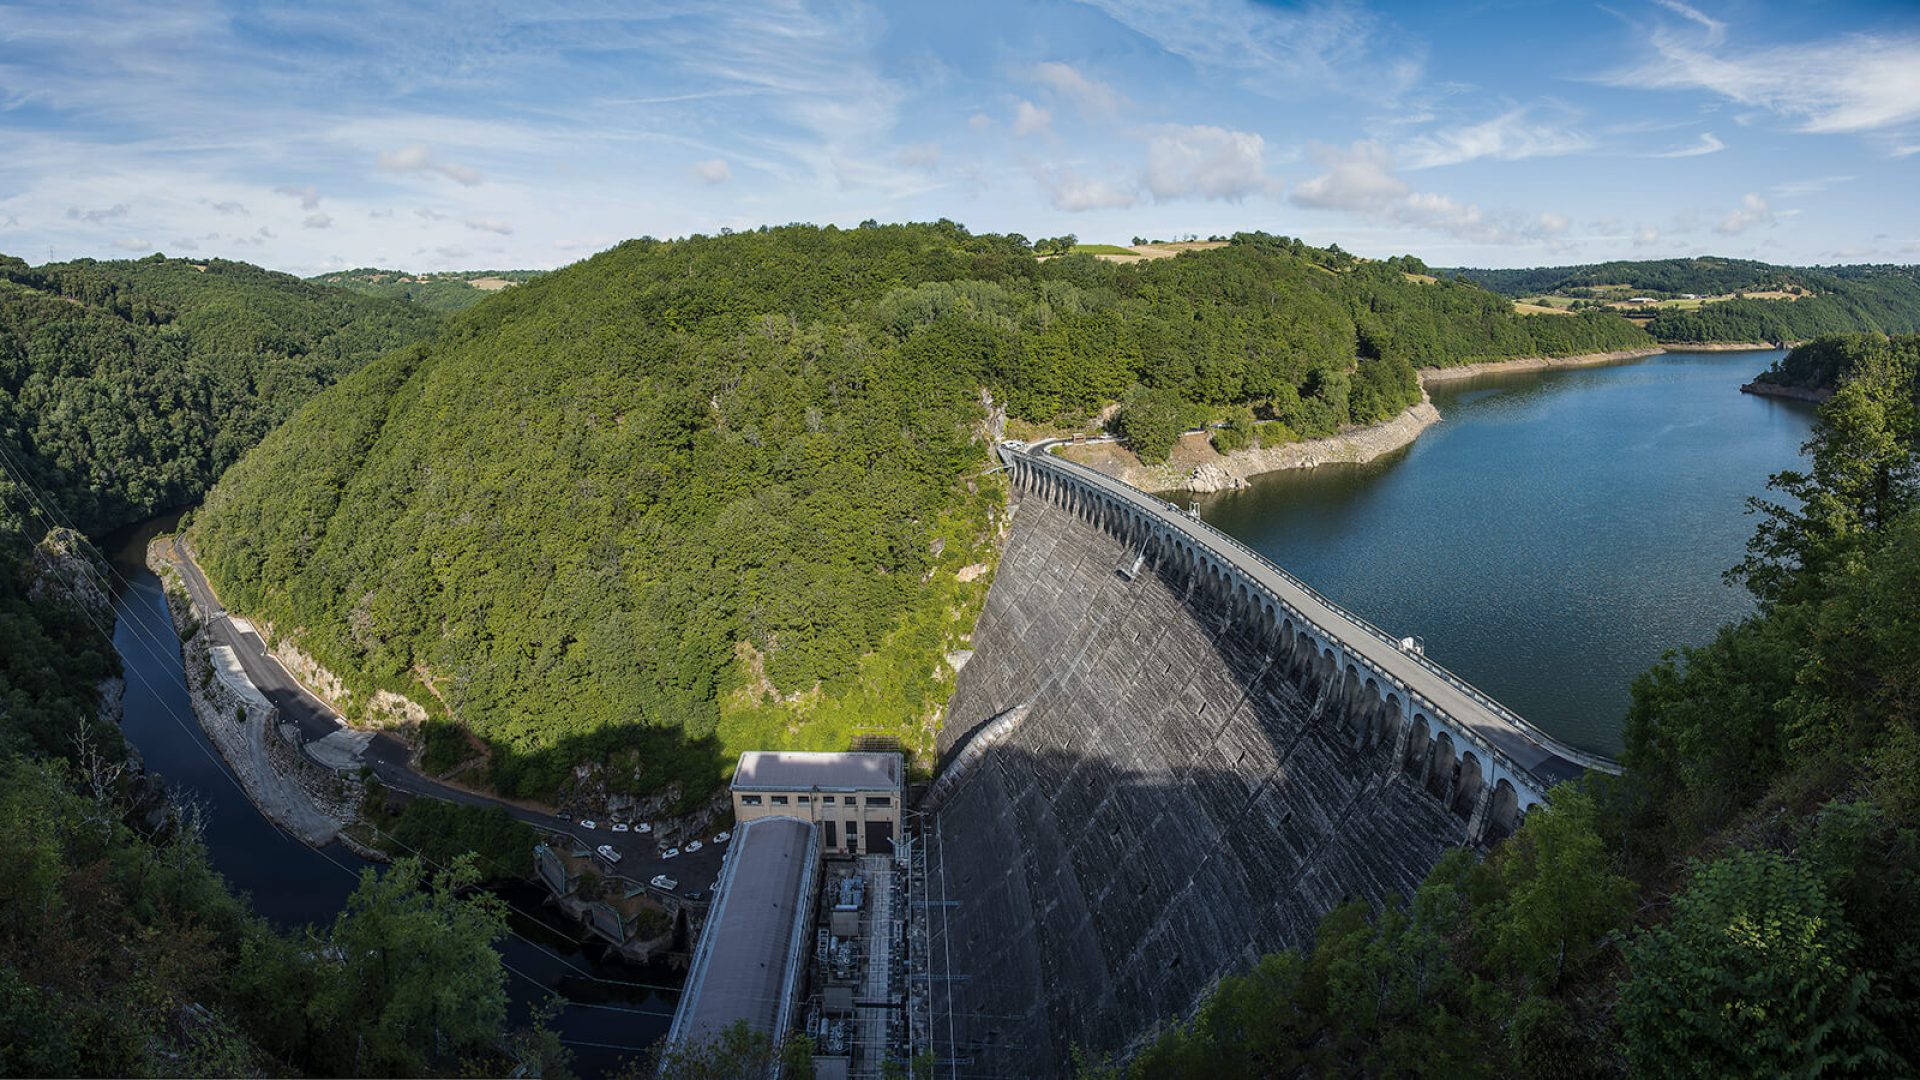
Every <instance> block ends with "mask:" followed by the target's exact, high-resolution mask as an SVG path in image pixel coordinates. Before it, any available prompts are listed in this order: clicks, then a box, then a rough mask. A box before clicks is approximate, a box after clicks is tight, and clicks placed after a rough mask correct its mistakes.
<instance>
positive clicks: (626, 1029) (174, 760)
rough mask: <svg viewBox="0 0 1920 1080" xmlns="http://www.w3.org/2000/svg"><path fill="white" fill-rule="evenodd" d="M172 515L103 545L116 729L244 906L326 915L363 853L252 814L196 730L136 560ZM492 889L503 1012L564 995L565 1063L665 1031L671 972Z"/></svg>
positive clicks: (145, 574) (291, 919) (156, 585)
mask: <svg viewBox="0 0 1920 1080" xmlns="http://www.w3.org/2000/svg"><path fill="white" fill-rule="evenodd" d="M176 516H177V515H176ZM173 523H174V518H173V517H168V518H161V519H157V520H155V521H150V522H147V523H145V524H143V525H140V526H137V527H135V528H133V529H130V530H127V531H125V532H123V533H121V534H118V535H116V536H114V537H112V538H110V539H109V540H108V541H107V542H106V543H104V544H103V545H102V546H103V548H105V549H106V550H107V552H108V555H109V557H110V559H111V560H112V562H113V565H114V568H115V570H116V571H118V573H119V575H120V576H121V578H122V579H124V580H125V582H126V586H125V587H124V588H123V589H122V590H121V592H120V595H119V596H118V598H117V599H116V600H115V602H114V611H115V613H116V615H117V616H118V620H119V621H118V625H117V626H116V627H115V629H114V642H113V643H114V647H115V648H116V649H117V650H118V651H119V653H120V658H121V660H122V662H123V665H124V668H125V673H126V679H127V696H126V703H125V705H126V707H125V715H124V718H123V720H122V722H121V730H122V731H123V732H124V733H125V734H126V737H127V741H128V742H130V743H132V744H133V746H134V747H135V748H137V749H138V750H139V752H140V756H141V758H142V759H143V760H144V761H145V762H146V765H147V767H148V768H149V769H152V770H154V771H155V772H157V773H159V774H160V775H161V776H163V777H164V778H165V779H166V781H167V783H168V785H169V786H170V787H172V788H173V789H174V790H175V791H176V792H177V793H179V794H182V795H185V796H186V797H187V798H189V799H190V800H191V801H192V802H194V803H195V804H197V805H198V806H199V807H200V808H201V820H202V823H203V830H202V837H203V839H204V840H205V842H206V845H207V852H208V855H209V856H210V857H211V858H212V861H213V865H214V868H215V869H216V870H218V871H219V872H220V873H221V875H222V876H224V877H225V878H226V879H227V881H228V883H229V884H231V885H232V886H233V887H234V888H235V889H236V890H238V891H240V892H243V893H246V894H248V895H249V896H250V897H251V898H252V901H253V906H254V910H256V911H258V912H259V913H260V914H261V915H263V916H265V917H266V918H267V919H268V920H270V921H272V922H273V923H275V924H276V925H278V926H280V927H281V928H283V929H293V928H296V927H299V926H301V925H304V924H308V923H312V924H316V925H320V926H325V925H327V924H329V923H331V922H332V921H333V917H334V916H335V915H336V914H337V913H338V912H339V911H340V910H341V908H342V907H344V906H345V904H346V900H347V896H348V894H350V893H351V892H352V891H353V889H354V887H355V885H357V884H358V881H359V875H360V873H361V871H363V870H365V869H366V868H367V867H368V866H369V865H371V864H370V863H368V862H367V861H366V860H365V859H362V858H360V857H359V856H358V855H355V854H354V853H353V852H351V851H348V850H347V849H346V848H344V847H341V846H340V845H338V844H332V845H329V846H328V847H326V848H324V849H318V850H316V849H314V848H310V847H308V846H307V845H306V844H304V843H301V842H300V841H299V840H296V839H294V838H293V837H292V836H290V835H288V834H287V833H284V832H282V831H281V830H280V829H279V828H278V827H277V826H275V825H274V824H273V823H272V822H270V821H268V820H267V819H266V818H265V817H263V816H261V814H260V812H259V811H258V810H257V809H255V808H254V805H253V803H252V802H251V801H249V800H248V799H247V797H246V793H245V792H244V791H242V790H241V788H240V785H239V782H238V781H237V780H235V779H234V778H233V775H232V774H231V773H230V772H228V770H227V767H226V763H225V762H224V761H222V760H221V758H220V756H219V753H218V751H216V750H215V749H214V748H213V745H212V743H210V742H208V741H207V737H206V734H205V733H204V732H202V731H201V730H200V726H199V724H198V722H197V721H195V719H194V716H193V709H192V706H191V705H190V704H189V703H188V699H187V683H186V674H185V672H184V671H183V669H182V667H181V660H180V649H179V642H178V639H177V638H176V637H175V636H174V632H173V626H172V623H171V622H170V620H169V618H168V615H167V608H166V601H165V599H164V598H163V597H162V594H161V590H160V581H159V579H158V578H157V577H155V576H154V574H153V572H152V571H150V570H148V569H147V568H146V566H145V555H144V553H145V551H146V545H147V540H148V539H149V538H151V537H153V536H155V535H158V534H159V533H162V532H166V531H169V530H171V529H172V527H173ZM494 891H495V892H496V893H497V894H498V895H500V896H501V897H502V898H503V899H505V900H506V901H507V903H508V904H509V905H510V906H511V910H510V914H509V927H510V929H511V930H512V936H510V937H508V938H507V939H506V940H505V941H503V942H501V943H500V944H499V948H500V953H501V958H502V960H503V961H504V962H505V964H506V967H507V992H508V995H509V997H510V998H511V1001H512V1008H511V1010H510V1016H511V1019H512V1022H513V1023H516V1024H518V1023H521V1022H524V1021H525V1020H526V1018H527V1016H528V1015H529V1012H530V1010H531V1009H532V1008H533V1007H534V1006H536V1005H539V1004H541V1003H542V1002H544V1001H546V1000H547V998H548V997H549V996H550V995H552V994H559V995H560V996H561V997H562V998H563V999H564V1000H565V1001H566V1003H567V1004H566V1005H565V1006H564V1008H563V1009H562V1010H561V1012H560V1013H559V1015H558V1016H557V1017H556V1018H555V1020H554V1021H553V1023H554V1027H555V1028H556V1029H557V1030H558V1031H559V1032H560V1034H561V1037H562V1038H563V1039H564V1040H565V1041H566V1042H567V1043H568V1045H569V1047H570V1048H571V1049H572V1050H573V1054H574V1070H575V1071H576V1072H578V1073H580V1074H581V1075H584V1076H589V1077H591V1076H599V1075H603V1074H606V1073H610V1072H613V1071H615V1069H616V1068H617V1067H618V1066H619V1065H620V1063H621V1061H622V1060H623V1059H627V1058H637V1057H640V1056H641V1055H643V1054H644V1053H645V1052H647V1051H648V1050H649V1049H650V1048H651V1047H652V1045H653V1044H654V1043H655V1042H657V1041H658V1040H659V1039H660V1038H662V1037H663V1036H665V1035H666V1032H667V1027H668V1025H669V1024H670V1023H671V1022H672V1019H673V1009H674V1004H675V1002H676V1001H677V1000H678V998H679V993H678V987H679V984H680V980H681V976H680V975H679V974H677V973H675V972H672V971H669V970H667V969H665V968H663V967H653V966H649V967H641V966H637V965H633V964H628V963H624V962H620V961H606V960H602V959H601V958H600V957H601V952H602V950H601V949H600V947H599V946H598V945H597V944H582V943H581V941H580V940H579V939H580V938H581V937H582V933H583V932H582V931H581V930H580V928H579V927H578V925H577V924H575V923H573V922H571V921H570V920H568V919H566V918H565V917H564V916H562V915H560V914H559V913H558V912H557V911H555V910H554V909H553V908H551V907H548V906H546V904H545V900H546V893H545V891H544V890H542V889H541V888H540V887H538V886H537V885H532V884H516V885H509V886H505V887H502V888H497V889H495V890H494Z"/></svg>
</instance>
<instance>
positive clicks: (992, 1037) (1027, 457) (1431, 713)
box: [919, 444, 1617, 1077]
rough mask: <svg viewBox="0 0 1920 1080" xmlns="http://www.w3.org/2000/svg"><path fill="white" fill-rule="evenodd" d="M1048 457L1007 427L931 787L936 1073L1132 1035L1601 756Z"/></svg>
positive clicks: (1036, 1064) (1176, 519)
mask: <svg viewBox="0 0 1920 1080" xmlns="http://www.w3.org/2000/svg"><path fill="white" fill-rule="evenodd" d="M1044 451H1045V448H1044V447H1041V448H1035V449H1029V448H1026V447H1024V446H1021V445H1019V444H1006V445H1004V446H1003V447H1002V448H1001V455H1002V458H1003V460H1005V461H1006V462H1007V464H1008V465H1009V467H1010V468H1011V470H1012V472H1013V477H1014V490H1015V493H1016V495H1017V498H1018V502H1017V506H1016V510H1015V518H1014V529H1013V535H1012V538H1011V540H1010V541H1009V543H1008V546H1007V550H1006V553H1005V555H1004V556H1003V558H1002V560H1001V564H1000V569H999V571H998V574H997V575H996V577H995V580H994V585H993V588H992V590H991V592H990V593H989V595H988V598H987V603H986V608H985V610H984V611H983V613H982V615H981V618H980V622H979V626H978V629H977V631H976V638H975V640H976V651H975V653H974V655H973V658H972V659H971V660H970V661H969V662H968V664H967V665H966V667H965V668H964V670H963V671H962V672H961V674H960V677H959V679H958V681H957V684H956V686H955V690H954V694H953V697H952V700H951V702H950V704H949V712H948V719H947V724H946V727H945V729H944V730H943V732H942V736H941V752H942V756H943V759H944V760H945V769H944V770H943V772H942V774H941V776H940V777H939V779H938V780H936V782H935V784H934V785H933V787H932V788H930V789H929V790H928V793H927V796H926V797H925V798H924V799H923V800H922V803H921V807H920V809H921V813H922V814H923V836H924V838H925V839H924V841H923V843H922V851H921V852H920V853H919V855H920V856H921V857H922V858H924V861H925V874H926V881H927V886H926V888H927V896H928V900H927V913H926V926H927V947H926V955H927V956H928V963H929V966H928V972H927V977H926V983H927V992H926V997H925V1006H924V1009H925V1012H924V1015H925V1017H926V1022H927V1024H928V1028H929V1032H930V1036H931V1038H930V1045H931V1048H932V1049H933V1051H934V1056H935V1058H936V1059H937V1060H939V1061H940V1062H942V1063H943V1066H942V1067H943V1068H950V1069H951V1070H952V1072H953V1073H954V1074H956V1075H965V1076H1008V1077H1012V1076H1033V1075H1063V1074H1066V1073H1068V1072H1069V1071H1070V1070H1071V1054H1072V1051H1073V1048H1074V1047H1076V1046H1078V1047H1082V1048H1085V1049H1086V1050H1089V1051H1092V1052H1095V1053H1112V1052H1122V1051H1124V1050H1125V1049H1126V1048H1127V1046H1128V1045H1129V1043H1130V1042H1131V1041H1132V1040H1134V1039H1136V1038H1138V1037H1139V1036H1140V1035H1141V1034H1142V1033H1144V1032H1147V1031H1149V1030H1150V1029H1152V1027H1153V1026H1154V1025H1155V1024H1156V1023H1157V1022H1159V1021H1161V1020H1163V1019H1165V1018H1167V1017H1170V1016H1180V1015H1184V1014H1185V1013H1187V1012H1188V1011H1190V1010H1191V1009H1192V1008H1193V1007H1194V1005H1195V1004H1197V1002H1198V1000H1199V999H1200V997H1201V995H1203V994H1204V993H1205V992H1206V991H1207V990H1208V989H1209V988H1210V987H1211V986H1213V984H1214V983H1215V982H1217V981H1218V980H1219V979H1220V977H1222V976H1224V975H1227V974H1231V973H1234V972H1237V971H1242V970H1245V969H1246V968H1248V967H1249V966H1251V965H1252V963H1253V962H1254V961H1255V960H1256V959H1257V958H1258V957H1259V956H1260V955H1262V954H1264V953H1267V952H1272V951H1274V950H1277V949H1281V948H1286V947H1297V946H1302V945H1306V944H1308V943H1310V942H1311V941H1312V937H1313V934H1314V932H1315V930H1316V928H1317V926H1318V923H1319V920H1320V918H1321V916H1322V915H1324V914H1325V913H1326V912H1327V911H1329V910H1331V909H1332V908H1333V907H1335V906H1336V905H1338V904H1340V903H1342V902H1344V901H1346V900H1349V899H1352V898H1356V897H1361V898H1365V899H1368V900H1370V901H1373V902H1376V903H1377V902H1379V901H1381V900H1382V899H1383V898H1385V897H1386V896H1387V895H1388V894H1390V893H1399V894H1403V895H1404V894H1409V893H1411V892H1412V890H1413V889H1414V888H1415V887H1416V886H1417V885H1418V884H1419V882H1420V881H1421V880H1422V879H1423V878H1424V877H1425V876H1426V874H1427V872H1428V870H1429V869H1430V868H1431V867H1432V865H1433V864H1434V863H1435V862H1436V861H1437V860H1438V859H1439V857H1440V855H1441V854H1442V853H1444V852H1445V851H1446V850H1447V849H1448V848H1451V847H1456V846H1461V845H1485V844H1491V843H1493V842H1495V841H1497V840H1498V839H1500V838H1502V837H1504V836H1506V835H1507V834H1509V833H1510V832H1511V831H1512V830H1513V829H1515V828H1517V827H1518V825H1519V822H1520V820H1521V819H1522V817H1523V816H1524V813H1525V811H1526V809H1527V808H1528V807H1530V806H1532V805H1535V804H1537V803H1538V802H1540V801H1541V800H1542V799H1544V797H1545V794H1546V789H1547V788H1548V787H1549V786H1551V784H1553V783H1555V782H1557V781H1559V780H1562V779H1566V778H1568V777H1571V776H1575V775H1578V774H1579V773H1580V772H1581V771H1583V770H1584V769H1586V768H1601V769H1605V770H1607V771H1614V770H1615V769H1616V768H1617V767H1616V766H1614V765H1613V763H1612V762H1610V761H1607V760H1605V759H1604V758H1599V757H1597V756H1594V755H1588V754H1584V753H1582V752H1580V751H1578V750H1574V749H1572V748H1570V747H1565V746H1562V745H1560V744H1558V743H1556V742H1554V741H1553V740H1551V739H1549V738H1547V737H1546V736H1544V735H1543V734H1541V733H1539V732H1537V731H1535V730H1533V729H1531V727H1530V726H1528V725H1526V723H1525V721H1524V720H1521V719H1520V718H1518V717H1515V716H1512V714H1511V713H1507V712H1506V711H1505V710H1502V709H1501V708H1500V707H1499V706H1498V704H1497V703H1494V702H1492V701H1491V700H1490V699H1487V698H1486V697H1485V696H1484V695H1479V694H1478V693H1477V692H1476V691H1473V690H1472V688H1471V687H1468V686H1466V685H1465V684H1464V683H1461V682H1459V681H1458V680H1457V679H1453V678H1452V677H1451V676H1450V675H1448V674H1447V673H1446V672H1445V671H1444V669H1440V668H1438V666H1437V665H1433V664H1431V663H1430V662H1428V661H1426V660H1425V658H1424V657H1420V656H1418V655H1417V654H1413V653H1408V652H1405V651H1403V650H1401V649H1400V648H1399V647H1398V645H1397V644H1396V643H1392V640H1391V639H1390V638H1387V637H1386V635H1384V634H1383V633H1381V632H1380V631H1378V630H1377V629H1376V628H1373V627H1371V626H1370V625H1369V624H1365V623H1364V622H1363V621H1360V620H1358V619H1357V618H1355V617H1352V616H1350V615H1349V614H1348V613H1345V612H1344V611H1342V610H1341V609H1339V608H1338V607H1336V606H1334V605H1331V603H1330V602H1327V601H1325V600H1324V598H1322V597H1319V596H1318V594H1316V593H1313V592H1312V590H1311V589H1309V588H1307V587H1306V586H1305V585H1304V584H1302V583H1299V582H1297V581H1296V580H1294V579H1292V578H1291V577H1290V576H1288V575H1286V574H1285V572H1284V571H1280V570H1279V569H1278V568H1277V567H1273V566H1272V565H1271V564H1269V563H1266V562H1265V561H1264V560H1263V559H1261V558H1260V557H1259V556H1257V555H1255V554H1253V553H1252V552H1251V551H1247V550H1245V549H1239V550H1235V548H1237V545H1235V544H1234V542H1233V541H1231V540H1229V539H1227V538H1226V537H1225V536H1224V535H1220V534H1217V533H1214V531H1213V530H1211V529H1210V528H1208V527H1207V526H1204V525H1202V524H1200V523H1199V522H1197V521H1191V520H1189V519H1187V518H1185V517H1184V516H1182V515H1180V514H1179V512H1178V511H1176V510H1174V509H1173V508H1171V507H1170V506H1168V505H1167V504H1165V503H1163V502H1161V501H1160V500H1157V499H1154V498H1152V497H1151V496H1147V495H1144V494H1142V493H1140V492H1138V491H1136V490H1134V489H1131V488H1127V487H1126V486H1125V485H1122V484H1120V483H1118V482H1117V481H1114V480H1112V479H1110V478H1107V477H1104V476H1101V475H1100V474H1098V473H1094V472H1093V471H1092V470H1089V469H1086V468H1084V467H1082V466H1077V465H1073V464H1071V463H1068V462H1064V461H1061V460H1059V459H1057V458H1053V457H1052V456H1050V455H1047V454H1045V452H1044ZM1343 620H1344V621H1343ZM1336 627H1337V628H1339V633H1335V632H1334V630H1333V629H1332V628H1336ZM1340 634H1345V635H1346V638H1348V639H1364V640H1344V639H1343V638H1342V637H1341V636H1340Z"/></svg>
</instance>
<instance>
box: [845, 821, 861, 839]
mask: <svg viewBox="0 0 1920 1080" xmlns="http://www.w3.org/2000/svg"><path fill="white" fill-rule="evenodd" d="M847 835H848V836H849V837H854V836H859V835H860V821H859V819H858V818H848V819H847Z"/></svg>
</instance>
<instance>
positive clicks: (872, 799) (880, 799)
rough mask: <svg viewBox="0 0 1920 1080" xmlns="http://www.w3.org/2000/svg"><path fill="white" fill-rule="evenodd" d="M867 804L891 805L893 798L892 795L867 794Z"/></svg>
mask: <svg viewBox="0 0 1920 1080" xmlns="http://www.w3.org/2000/svg"><path fill="white" fill-rule="evenodd" d="M867 805H868V806H892V805H893V799H892V797H890V796H887V795H869V796H867Z"/></svg>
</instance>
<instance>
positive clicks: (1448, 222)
mask: <svg viewBox="0 0 1920 1080" xmlns="http://www.w3.org/2000/svg"><path fill="white" fill-rule="evenodd" d="M1313 157H1314V160H1315V162H1316V163H1317V164H1319V165H1320V167H1321V168H1322V170H1323V171H1322V172H1321V173H1320V174H1319V175H1317V176H1314V177H1312V178H1311V179H1308V180H1305V181H1302V182H1301V183H1299V184H1296V185H1295V186H1294V189H1293V194H1292V195H1291V196H1290V198H1291V199H1292V201H1293V202H1294V204H1295V205H1298V206H1303V207H1308V208H1311V209H1316V210H1342V211H1346V212H1348V213H1352V214H1357V215H1361V216H1363V217H1368V218H1372V219H1374V220H1376V221H1386V222H1394V223H1397V224H1401V225H1406V226H1410V227H1413V228H1417V229H1425V230H1431V231H1435V232H1440V233H1445V234H1447V235H1450V236H1453V237H1457V238H1459V239H1461V240H1467V241H1471V242H1474V243H1483V244H1513V243H1519V242H1521V241H1524V240H1528V239H1533V240H1549V239H1552V238H1553V237H1556V236H1558V235H1559V234H1561V233H1564V232H1565V231H1566V229H1567V227H1568V221H1567V219H1566V218H1565V217H1564V216H1562V215H1559V214H1551V213H1547V214H1538V215H1535V216H1534V217H1532V218H1530V219H1529V218H1515V217H1506V218H1499V219H1496V218H1495V217H1494V216H1492V215H1489V214H1487V213H1486V212H1485V211H1483V210H1481V209H1480V208H1479V207H1478V206H1475V205H1473V204H1471V203H1463V202H1460V201H1458V200H1456V199H1454V198H1453V197H1452V196H1449V195H1443V194H1440V193H1438V192H1431V191H1415V190H1414V189H1413V187H1412V185H1410V184H1408V183H1407V182H1406V181H1405V180H1403V179H1401V178H1400V177H1399V176H1398V175H1397V174H1396V173H1395V171H1394V159H1393V155H1392V154H1391V153H1389V152H1388V150H1387V148H1386V147H1385V146H1383V145H1382V144H1380V143H1378V142H1375V141H1364V140H1363V141H1361V142H1356V143H1354V144H1353V145H1351V146H1348V147H1338V146H1319V147H1315V149H1314V153H1313Z"/></svg>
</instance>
